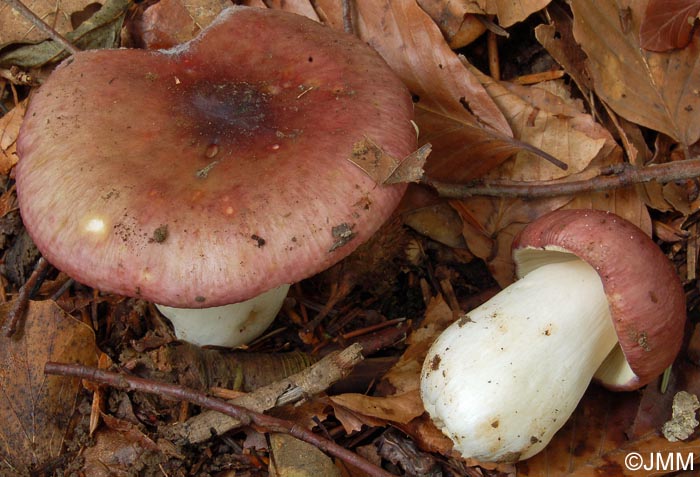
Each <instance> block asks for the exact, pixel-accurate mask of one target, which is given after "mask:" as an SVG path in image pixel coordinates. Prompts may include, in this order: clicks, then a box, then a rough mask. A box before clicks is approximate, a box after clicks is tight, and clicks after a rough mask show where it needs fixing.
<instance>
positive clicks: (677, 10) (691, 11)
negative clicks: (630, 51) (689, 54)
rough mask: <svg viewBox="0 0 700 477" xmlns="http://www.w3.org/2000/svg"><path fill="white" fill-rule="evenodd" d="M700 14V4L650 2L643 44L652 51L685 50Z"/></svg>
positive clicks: (641, 34)
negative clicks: (699, 13)
mask: <svg viewBox="0 0 700 477" xmlns="http://www.w3.org/2000/svg"><path fill="white" fill-rule="evenodd" d="M698 12H700V1H698V0H649V3H647V8H646V9H645V10H644V16H643V17H642V24H641V27H640V31H639V43H640V44H641V46H642V48H644V49H646V50H650V51H657V52H662V51H668V50H673V49H675V48H685V47H686V46H688V43H690V38H691V34H692V32H693V28H694V27H695V20H696V19H697V16H698Z"/></svg>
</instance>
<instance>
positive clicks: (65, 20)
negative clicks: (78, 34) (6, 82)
mask: <svg viewBox="0 0 700 477" xmlns="http://www.w3.org/2000/svg"><path fill="white" fill-rule="evenodd" d="M94 3H96V2H95V1H94V0H64V1H61V2H60V3H56V2H52V1H49V0H29V1H25V2H24V4H25V5H26V6H27V8H29V9H30V10H31V11H32V12H34V13H35V14H36V15H37V16H38V17H39V18H41V19H42V20H44V21H45V22H46V23H47V24H48V25H50V26H51V27H53V28H54V29H55V30H56V31H58V32H59V33H61V34H65V33H67V32H69V31H71V30H73V29H74V28H75V27H76V26H77V25H75V24H74V23H73V22H74V18H75V17H77V16H78V14H79V13H80V12H81V11H82V10H83V9H85V7H87V6H88V5H90V4H94ZM97 3H99V4H102V3H103V2H102V1H100V2H97ZM46 38H48V37H47V36H46V35H44V34H43V33H42V32H41V31H39V30H38V29H36V28H35V27H34V25H32V24H31V23H30V22H29V21H28V20H27V19H26V18H24V17H23V16H22V15H20V14H19V13H18V12H16V11H15V10H14V9H13V8H12V7H11V6H10V4H9V3H5V2H3V3H0V47H2V46H4V45H7V44H10V43H37V42H39V41H42V40H45V39H46Z"/></svg>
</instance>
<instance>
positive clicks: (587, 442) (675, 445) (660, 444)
mask: <svg viewBox="0 0 700 477" xmlns="http://www.w3.org/2000/svg"><path fill="white" fill-rule="evenodd" d="M652 385H658V383H655V384H651V385H650V386H652ZM647 411H648V408H646V409H645V408H643V406H642V405H640V401H639V394H638V393H612V392H609V391H606V390H604V389H602V388H600V387H598V386H596V385H592V386H590V387H589V389H588V391H586V394H585V395H584V397H583V399H582V400H581V402H580V403H579V405H578V407H577V408H576V411H575V412H574V414H573V415H572V416H571V418H570V419H569V421H568V422H567V424H566V425H565V426H564V427H562V429H561V430H560V431H559V432H557V433H556V434H555V435H554V438H553V439H552V441H551V442H550V444H549V445H548V446H547V447H546V448H545V449H544V450H543V451H542V452H541V453H539V454H537V455H535V456H533V457H532V458H530V459H528V460H526V461H524V462H521V463H519V464H518V465H517V468H518V475H519V476H522V477H548V476H559V477H564V476H566V477H593V476H602V475H606V476H607V475H615V476H620V477H648V476H649V475H654V474H652V473H650V470H649V467H648V466H650V465H652V466H653V464H654V463H653V462H651V461H650V460H649V459H650V456H654V455H659V456H661V457H664V458H665V457H666V456H669V455H673V456H674V457H675V455H678V456H679V457H681V458H682V459H683V460H684V461H685V460H686V459H687V458H688V456H691V458H692V456H693V455H697V449H698V445H700V439H697V438H695V439H691V440H689V441H685V442H669V441H667V440H666V439H665V438H664V437H663V436H662V435H661V434H660V432H659V431H658V430H650V431H647V432H645V433H644V434H640V435H636V436H632V437H630V436H629V433H630V426H631V425H632V423H633V422H634V421H635V420H636V419H637V418H638V413H639V412H641V413H644V412H647ZM665 415H666V418H667V417H669V416H670V415H671V410H670V406H669V407H668V408H667V409H666V413H665ZM659 427H660V426H659ZM632 452H636V453H639V454H640V455H641V456H642V458H643V459H644V464H645V465H646V466H647V469H644V468H638V469H635V470H630V469H629V468H628V467H627V466H626V465H625V458H626V457H627V455H629V454H630V453H632ZM673 463H674V465H675V464H676V461H675V460H674V462H673ZM696 465H697V464H696ZM669 470H679V469H677V468H676V467H674V468H673V469H669ZM661 474H662V473H659V474H658V475H661Z"/></svg>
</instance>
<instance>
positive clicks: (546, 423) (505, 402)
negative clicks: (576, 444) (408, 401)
mask: <svg viewBox="0 0 700 477" xmlns="http://www.w3.org/2000/svg"><path fill="white" fill-rule="evenodd" d="M570 257H573V256H572V255H570ZM616 343H617V335H616V333H615V330H614V328H613V325H612V321H611V318H610V311H609V307H608V301H607V299H606V296H605V293H604V291H603V286H602V283H601V281H600V279H599V277H598V274H597V273H596V271H595V270H594V269H593V268H592V267H591V266H590V265H588V264H587V263H585V262H583V261H581V260H578V259H576V258H572V259H571V260H569V261H565V262H559V263H553V264H549V265H544V266H542V267H540V268H538V269H536V270H533V271H532V272H530V273H529V274H528V275H526V276H525V277H524V278H522V279H520V280H519V281H517V282H515V283H514V284H512V285H510V286H509V287H507V288H506V289H504V290H503V291H501V292H500V293H499V294H497V295H496V296H495V297H493V298H492V299H491V300H489V301H488V302H486V303H484V304H483V305H481V306H480V307H478V308H476V309H475V310H473V311H470V312H469V313H468V314H466V315H465V316H464V317H463V318H461V319H460V320H458V321H457V322H455V323H453V324H452V325H451V326H449V327H448V328H447V329H446V330H445V331H444V332H443V333H442V334H441V335H440V336H439V338H438V339H437V340H436V341H435V343H434V344H433V345H432V347H431V349H430V351H429V352H428V356H427V358H426V360H425V363H424V365H423V371H422V376H421V396H422V399H423V404H424V406H425V409H426V411H428V413H429V414H430V417H431V418H432V420H433V422H434V423H435V424H436V425H437V427H438V428H439V429H441V430H442V432H443V433H444V434H445V435H447V436H448V437H449V438H450V439H452V441H453V442H454V445H455V450H457V451H459V452H460V453H462V455H463V456H464V457H474V458H476V459H479V460H481V461H491V462H495V461H506V462H514V461H517V460H522V459H526V458H528V457H530V456H532V455H534V454H536V453H537V452H539V451H541V450H542V449H543V448H544V447H545V446H546V445H547V443H548V442H549V441H550V439H551V438H552V436H553V435H554V433H556V431H557V430H559V428H561V426H563V425H564V423H566V421H567V419H568V418H569V416H570V415H571V414H572V413H573V411H574V409H575V407H576V405H577V404H578V402H579V400H580V399H581V397H582V396H583V394H584V392H585V390H586V388H587V386H588V384H589V382H590V381H591V378H592V377H593V375H594V373H595V372H596V370H597V369H598V367H599V366H600V365H601V363H603V361H604V360H605V358H606V356H608V354H609V353H610V351H611V350H612V349H613V348H614V347H615V344H616Z"/></svg>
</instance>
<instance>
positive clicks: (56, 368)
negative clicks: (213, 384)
mask: <svg viewBox="0 0 700 477" xmlns="http://www.w3.org/2000/svg"><path fill="white" fill-rule="evenodd" d="M44 372H45V373H47V374H58V375H63V376H73V377H77V378H81V379H86V380H88V381H92V382H95V383H99V384H105V385H108V386H112V387H116V388H119V389H127V390H133V391H142V392H147V393H151V394H157V395H159V396H165V397H168V398H171V399H181V400H185V401H189V402H191V403H194V404H197V405H199V406H202V407H206V408H209V409H215V410H217V411H219V412H222V413H224V414H227V415H229V416H232V417H235V418H236V419H237V420H239V421H240V422H242V423H246V424H254V425H256V426H258V427H261V428H263V429H266V430H268V431H273V432H282V433H285V434H289V435H291V436H294V437H296V438H297V439H300V440H302V441H304V442H308V443H309V444H312V445H314V446H316V447H318V448H319V449H321V450H322V451H324V452H326V453H328V454H330V455H332V456H334V457H337V458H339V459H341V460H343V461H345V462H347V463H349V464H352V465H354V466H356V467H357V468H359V469H361V470H363V471H364V472H366V473H367V474H368V475H371V476H377V477H394V476H393V474H390V473H389V472H387V471H385V470H384V469H382V468H380V467H377V466H375V465H374V464H372V463H371V462H369V461H367V460H365V459H363V458H362V457H360V456H359V455H357V454H355V453H353V452H351V451H349V450H347V449H345V448H344V447H342V446H339V445H338V444H336V443H335V442H333V441H330V440H328V439H326V438H324V437H321V436H319V435H317V434H314V433H313V432H311V431H308V430H307V429H305V428H303V427H301V426H299V425H297V424H296V423H294V422H292V421H288V420H285V419H280V418H277V417H273V416H267V415H265V414H261V413H258V412H254V411H250V410H248V409H245V408H243V407H241V406H236V405H235V404H230V403H227V402H226V401H222V400H221V399H216V398H212V397H210V396H207V395H206V394H204V393H200V392H198V391H194V390H191V389H187V388H183V387H181V386H177V385H174V384H167V383H160V382H156V381H153V380H150V379H144V378H138V377H134V376H125V375H123V374H118V373H112V372H109V371H103V370H100V369H97V368H91V367H87V366H82V365H79V364H63V363H52V362H49V363H46V366H45V368H44Z"/></svg>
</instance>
